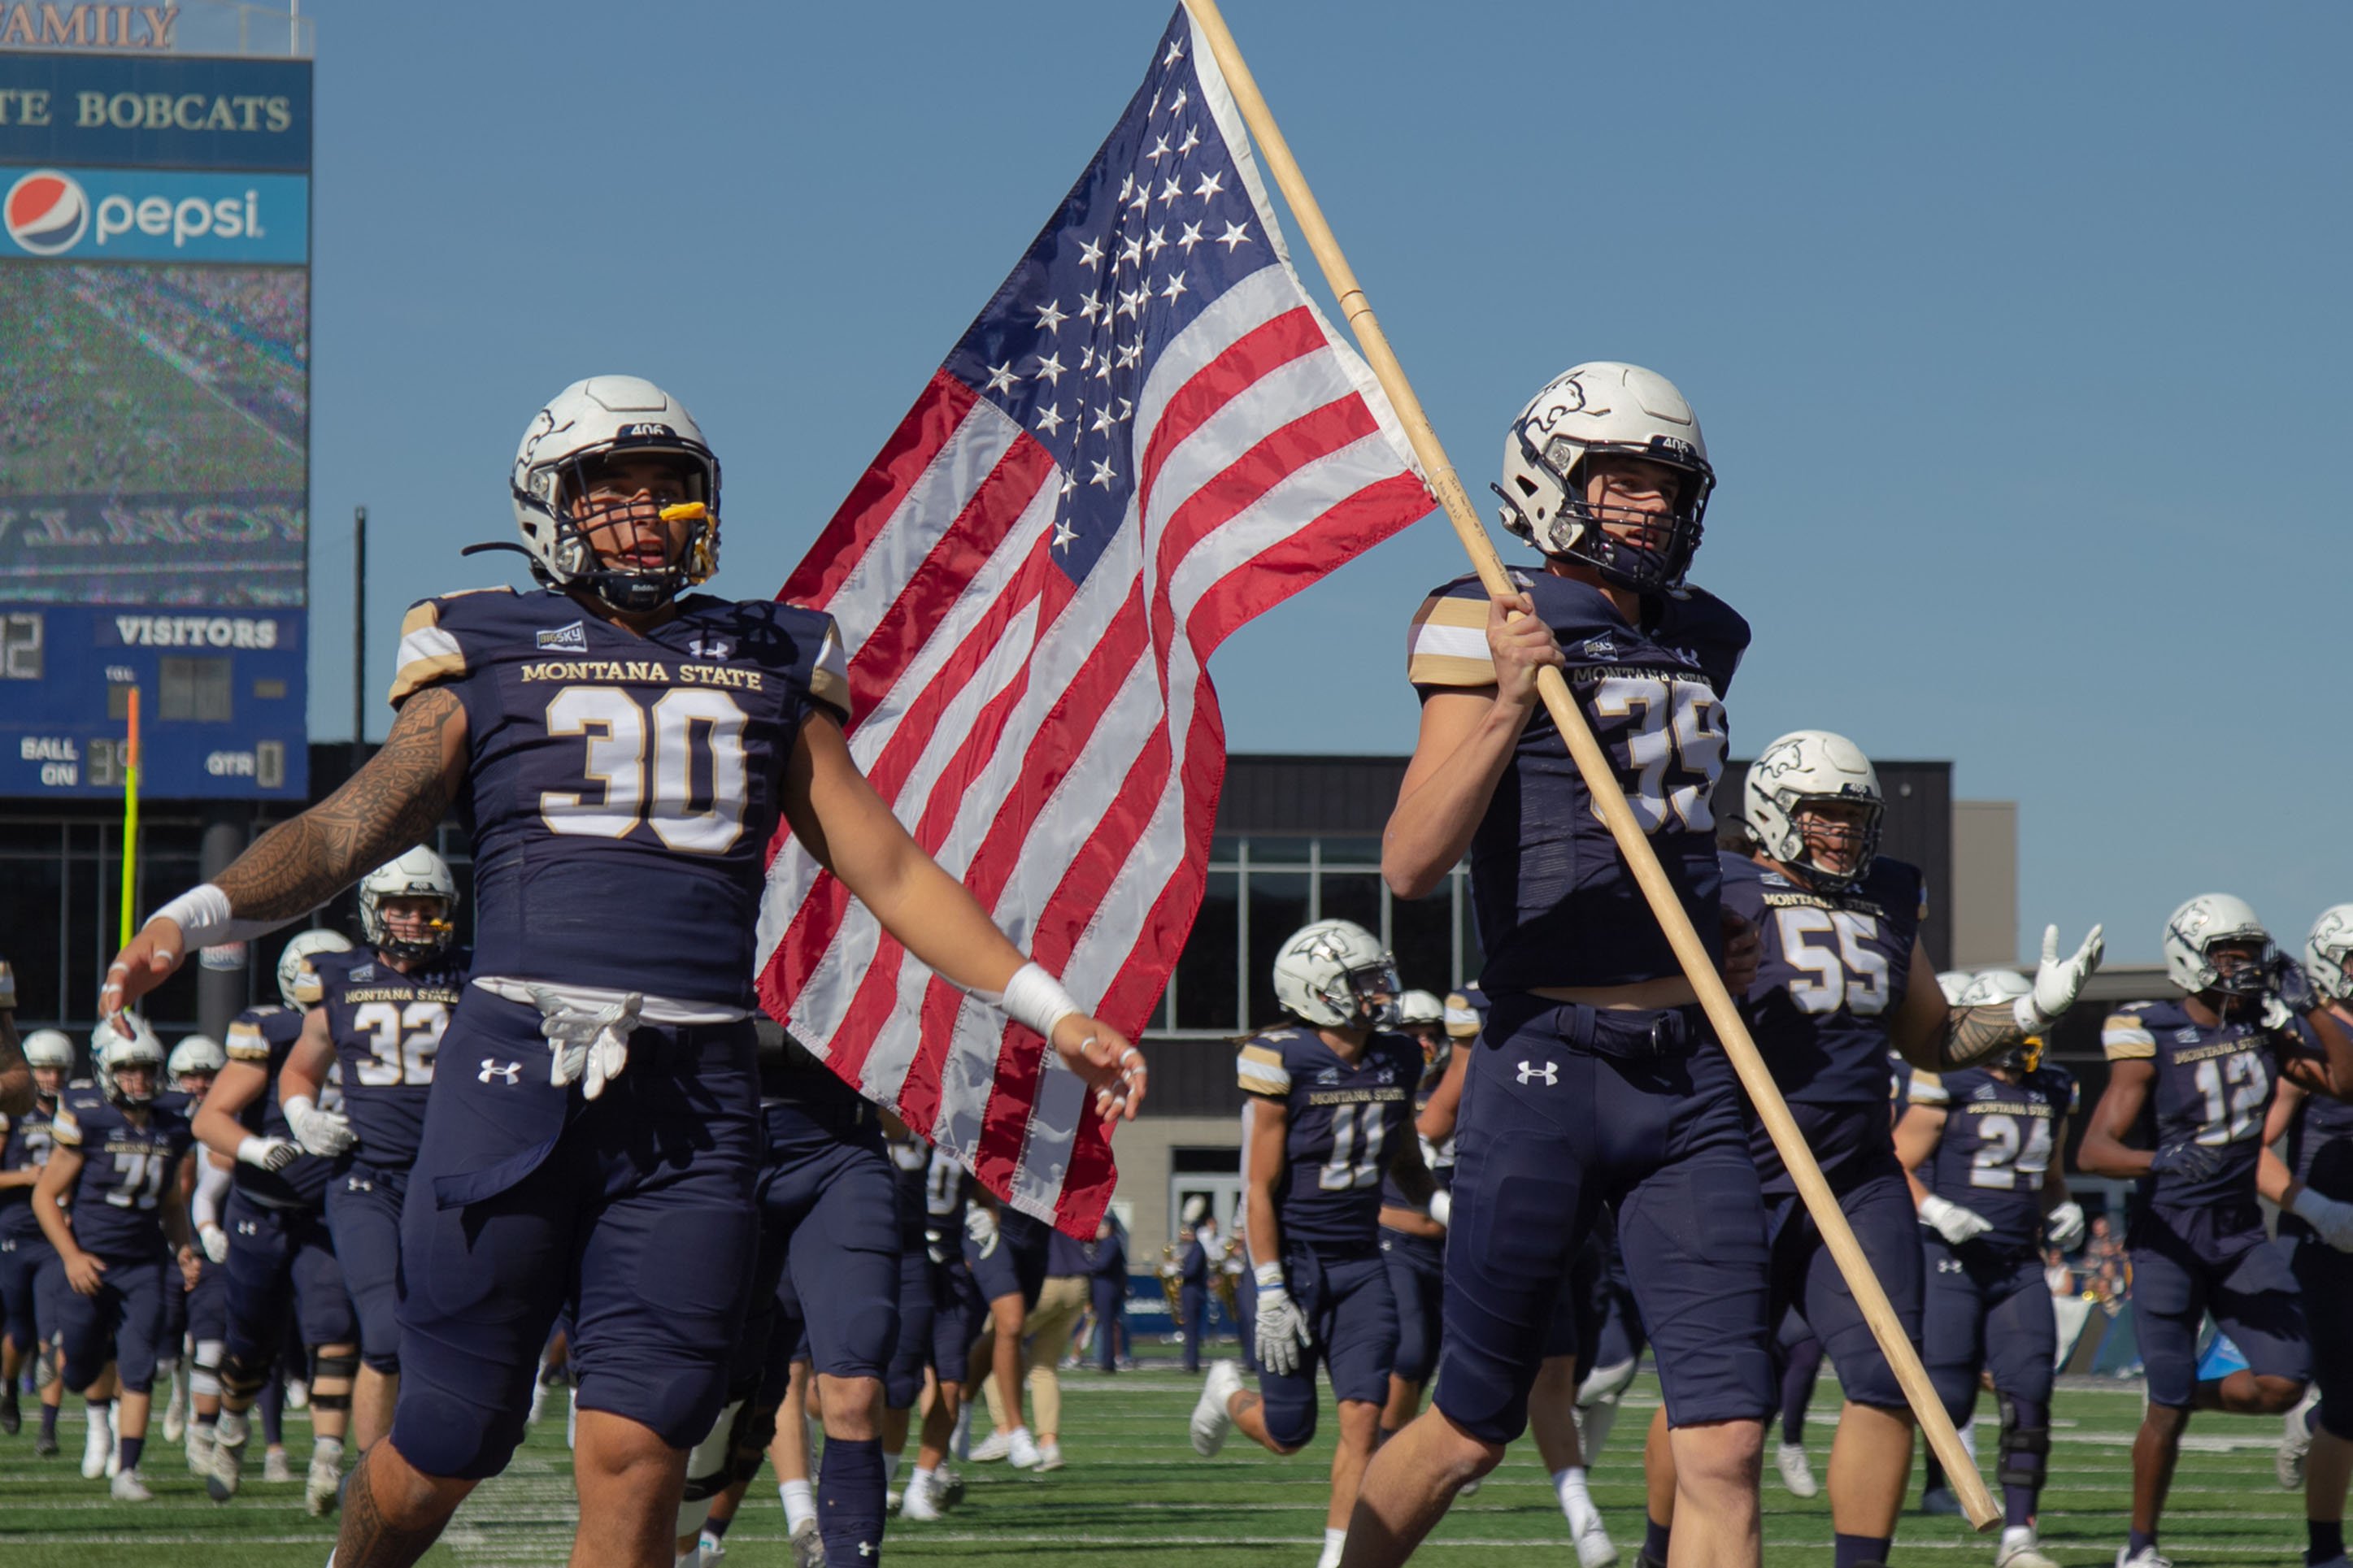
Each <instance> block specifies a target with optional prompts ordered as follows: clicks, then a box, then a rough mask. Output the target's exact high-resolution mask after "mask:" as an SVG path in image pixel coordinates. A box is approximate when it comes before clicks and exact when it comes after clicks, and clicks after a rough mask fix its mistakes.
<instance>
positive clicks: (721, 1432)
mask: <svg viewBox="0 0 2353 1568" xmlns="http://www.w3.org/2000/svg"><path fill="white" fill-rule="evenodd" d="M745 1408H746V1406H745V1405H744V1402H743V1401H741V1400H737V1401H734V1402H733V1403H731V1404H730V1405H728V1406H727V1408H726V1409H724V1410H722V1411H721V1412H720V1413H719V1419H717V1420H716V1421H713V1422H712V1424H711V1430H710V1431H709V1432H707V1433H705V1434H703V1437H702V1441H701V1442H700V1443H697V1444H696V1445H695V1446H694V1447H692V1448H691V1449H690V1450H689V1451H688V1453H687V1456H686V1490H685V1492H684V1493H683V1494H682V1495H681V1497H680V1499H679V1504H678V1529H677V1530H676V1531H672V1533H673V1534H677V1535H692V1534H693V1533H694V1532H695V1531H698V1530H701V1529H702V1520H703V1516H704V1515H705V1514H707V1513H709V1512H710V1511H711V1500H712V1498H715V1497H717V1496H718V1495H719V1494H720V1493H721V1492H723V1491H725V1490H726V1489H727V1487H728V1483H729V1482H731V1481H732V1480H733V1479H734V1468H735V1467H734V1453H735V1436H736V1424H737V1423H738V1422H739V1421H740V1420H742V1418H743V1415H744V1410H745Z"/></svg>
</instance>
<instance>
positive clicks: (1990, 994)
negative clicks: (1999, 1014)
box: [1954, 969, 2042, 1072]
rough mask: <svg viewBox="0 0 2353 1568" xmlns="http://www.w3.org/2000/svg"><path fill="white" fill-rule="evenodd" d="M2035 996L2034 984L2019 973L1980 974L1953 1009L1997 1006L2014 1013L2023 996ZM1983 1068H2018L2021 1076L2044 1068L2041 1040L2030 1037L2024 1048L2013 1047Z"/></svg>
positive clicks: (1997, 972) (1964, 989) (1986, 1063)
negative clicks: (1957, 1007) (1956, 1007)
mask: <svg viewBox="0 0 2353 1568" xmlns="http://www.w3.org/2000/svg"><path fill="white" fill-rule="evenodd" d="M2033 994H2034V982H2032V981H2031V980H2029V979H2028V978H2027V977H2026V976H2025V975H2023V974H2021V973H2019V972H2018V971H2017V970H2015V969H1988V970H1984V971H1981V972H1980V973H1978V974H1977V975H1976V976H1975V977H1974V978H1972V979H1971V980H1970V981H1969V983H1968V985H1967V986H1966V987H1964V988H1963V989H1962V991H1961V994H1960V999H1959V1001H1957V1003H1955V1004H1954V1005H1956V1006H1959V1007H1990V1006H1997V1005H1998V1006H2001V1007H2006V1008H2009V1009H2010V1010H2011V1011H2012V1012H2013V1013H2014V1012H2015V1011H2016V1009H2017V1005H2018V999H2019V998H2020V997H2021V996H2031V995H2033ZM1980 1065H1982V1066H1986V1067H2010V1068H2017V1069H2018V1070H2019V1071H2021V1072H2032V1071H2033V1070H2034V1069H2035V1068H2039V1067H2041V1066H2042V1036H2040V1035H2029V1036H2027V1037H2026V1041H2025V1043H2024V1044H2023V1045H2021V1046H2017V1047H2012V1048H2011V1049H2010V1051H2008V1052H2006V1053H2004V1054H2003V1055H2002V1056H2000V1057H1998V1058H1994V1059H1993V1060H1992V1061H1989V1062H1985V1063H1982V1064H1980Z"/></svg>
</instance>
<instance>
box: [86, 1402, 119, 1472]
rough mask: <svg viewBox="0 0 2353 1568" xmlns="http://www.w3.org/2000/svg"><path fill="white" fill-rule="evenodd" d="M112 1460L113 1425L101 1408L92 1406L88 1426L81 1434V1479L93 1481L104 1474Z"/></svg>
mask: <svg viewBox="0 0 2353 1568" xmlns="http://www.w3.org/2000/svg"><path fill="white" fill-rule="evenodd" d="M112 1458H114V1423H113V1422H112V1421H111V1420H109V1419H108V1418H107V1414H106V1411H105V1410H104V1408H103V1407H100V1406H92V1407H91V1408H90V1426H89V1427H88V1428H87V1429H86V1430H85V1431H84V1432H83V1434H82V1443H81V1479H83V1480H86V1481H94V1480H96V1479H99V1478H100V1476H103V1475H105V1474H106V1467H107V1464H108V1461H110V1460H111V1459H112Z"/></svg>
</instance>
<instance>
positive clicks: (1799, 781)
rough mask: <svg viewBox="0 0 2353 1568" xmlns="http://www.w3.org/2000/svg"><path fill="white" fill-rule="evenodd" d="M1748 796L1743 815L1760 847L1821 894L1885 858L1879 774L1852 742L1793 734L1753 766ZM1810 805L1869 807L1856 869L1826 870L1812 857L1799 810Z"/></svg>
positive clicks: (1824, 734)
mask: <svg viewBox="0 0 2353 1568" xmlns="http://www.w3.org/2000/svg"><path fill="white" fill-rule="evenodd" d="M1742 795H1743V797H1744V799H1743V804H1742V815H1744V816H1746V817H1747V819H1748V828H1749V831H1750V832H1752V833H1754V834H1755V835H1756V836H1757V845H1758V847H1761V848H1762V849H1763V850H1764V851H1765V853H1766V854H1767V856H1768V857H1770V858H1773V859H1775V860H1778V861H1779V862H1780V863H1781V864H1782V865H1784V866H1794V867H1796V868H1798V869H1799V870H1800V871H1803V872H1804V873H1805V874H1806V880H1807V881H1808V882H1809V883H1810V884H1811V885H1812V886H1813V887H1815V888H1816V889H1820V890H1821V891H1824V892H1833V893H1835V892H1841V891H1843V890H1844V889H1848V888H1851V887H1852V886H1854V885H1855V884H1856V883H1857V882H1860V881H1862V879H1863V878H1864V877H1865V876H1866V875H1867V874H1869V872H1870V870H1871V863H1872V861H1873V858H1876V857H1877V855H1878V854H1879V827H1880V822H1881V819H1882V818H1883V816H1885V815H1886V805H1885V804H1884V803H1883V801H1882V800H1881V798H1880V794H1879V774H1878V773H1877V772H1875V771H1874V770H1873V767H1872V765H1871V759H1870V758H1869V757H1866V756H1864V755H1863V754H1862V748H1861V747H1859V746H1857V745H1856V744H1855V743H1854V742H1852V741H1850V740H1848V739H1847V738H1846V737H1845V736H1843V735H1833V734H1831V732H1830V731H1828V730H1792V731H1789V733H1788V734H1786V735H1784V736H1782V737H1781V738H1780V739H1779V740H1778V741H1776V742H1773V743H1772V744H1771V745H1769V746H1767V747H1766V748H1765V749H1764V750H1763V751H1762V752H1758V753H1757V760H1756V761H1755V762H1753V763H1749V764H1748V783H1747V785H1746V788H1745V789H1744V790H1743V791H1742ZM1809 801H1849V802H1854V803H1858V804H1860V805H1863V806H1865V807H1867V808H1868V809H1867V810H1866V812H1865V814H1864V817H1863V825H1862V852H1861V853H1860V854H1859V855H1857V856H1856V857H1855V862H1854V868H1853V869H1852V870H1851V871H1846V872H1836V871H1831V870H1826V869H1824V868H1822V867H1820V866H1817V865H1815V864H1814V862H1813V859H1812V858H1811V857H1810V856H1809V855H1808V853H1807V851H1806V837H1805V835H1804V834H1802V833H1800V832H1799V830H1798V821H1797V811H1798V807H1799V806H1800V805H1805V804H1806V803H1807V802H1809Z"/></svg>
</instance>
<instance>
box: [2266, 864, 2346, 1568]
mask: <svg viewBox="0 0 2353 1568" xmlns="http://www.w3.org/2000/svg"><path fill="white" fill-rule="evenodd" d="M2304 965H2305V973H2307V974H2308V975H2310V976H2311V978H2312V988H2313V989H2314V990H2315V991H2316V992H2318V993H2319V994H2321V995H2322V996H2323V997H2325V998H2326V999H2327V1004H2328V1010H2329V1012H2330V1013H2331V1014H2332V1015H2333V1016H2335V1018H2336V1020H2337V1025H2338V1026H2339V1027H2348V1026H2353V904H2336V905H2332V906H2331V907H2329V908H2328V909H2326V910H2322V911H2321V912H2320V918H2319V919H2318V920H2316V921H2314V922H2313V925H2312V932H2311V934H2310V935H2309V936H2308V937H2306V940H2305V944H2304ZM2282 1139H2284V1140H2286V1142H2285V1145H2284V1146H2285V1148H2286V1151H2287V1159H2286V1161H2285V1163H2282V1162H2281V1161H2280V1160H2279V1159H2278V1158H2277V1157H2276V1156H2274V1155H2273V1154H2272V1152H2271V1149H2272V1147H2273V1146H2274V1144H2277V1143H2279V1142H2280V1141H2281V1140H2282ZM2263 1145H2264V1152H2263V1176H2262V1183H2261V1184H2262V1189H2263V1196H2264V1197H2266V1198H2269V1199H2270V1200H2271V1201H2272V1202H2273V1203H2275V1204H2277V1205H2279V1206H2280V1207H2281V1209H2283V1210H2284V1211H2285V1212H2284V1213H2283V1214H2282V1215H2280V1222H2279V1235H2280V1241H2281V1243H2282V1245H2283V1246H2284V1247H2286V1248H2288V1262H2289V1265H2290V1266H2291V1267H2292V1268H2294V1269H2295V1278H2296V1281H2297V1283H2298V1284H2300V1285H2301V1286H2302V1287H2303V1288H2304V1312H2305V1317H2306V1328H2307V1329H2308V1330H2309V1331H2310V1333H2311V1341H2312V1382H2313V1392H2312V1393H2311V1394H2307V1395H2306V1397H2305V1399H2304V1400H2303V1401H2302V1402H2300V1403H2299V1404H2298V1405H2296V1406H2295V1409H2293V1410H2290V1411H2289V1412H2288V1413H2287V1415H2286V1417H2285V1426H2286V1430H2285V1432H2284V1434H2283V1436H2282V1437H2281V1439H2280V1447H2279V1480H2280V1485H2282V1486H2283V1487H2288V1488H2291V1489H2293V1488H2295V1487H2299V1486H2300V1487H2302V1488H2303V1489H2304V1513H2305V1528H2306V1531H2307V1532H2308V1534H2309V1544H2308V1545H2307V1546H2306V1549H2305V1553H2304V1560H2305V1562H2306V1563H2317V1564H2332V1565H2335V1568H2343V1564H2344V1563H2345V1562H2346V1553H2345V1488H2346V1483H2347V1481H2348V1479H2353V1258H2348V1257H2347V1252H2348V1250H2353V1105H2348V1104H2347V1103H2346V1102H2344V1101H2343V1100H2329V1099H2323V1098H2319V1097H2316V1096H2314V1095H2312V1094H2310V1093H2308V1092H2307V1091H2306V1089H2305V1088H2304V1086H2303V1085H2301V1084H2298V1083H2295V1082H2294V1081H2289V1082H2285V1083H2283V1084H2281V1085H2280V1086H2279V1092H2278V1095H2277V1097H2276V1098H2275V1099H2274V1100H2273V1101H2272V1109H2271V1114H2270V1116H2269V1117H2268V1118H2267V1119H2266V1121H2264V1123H2263Z"/></svg>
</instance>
